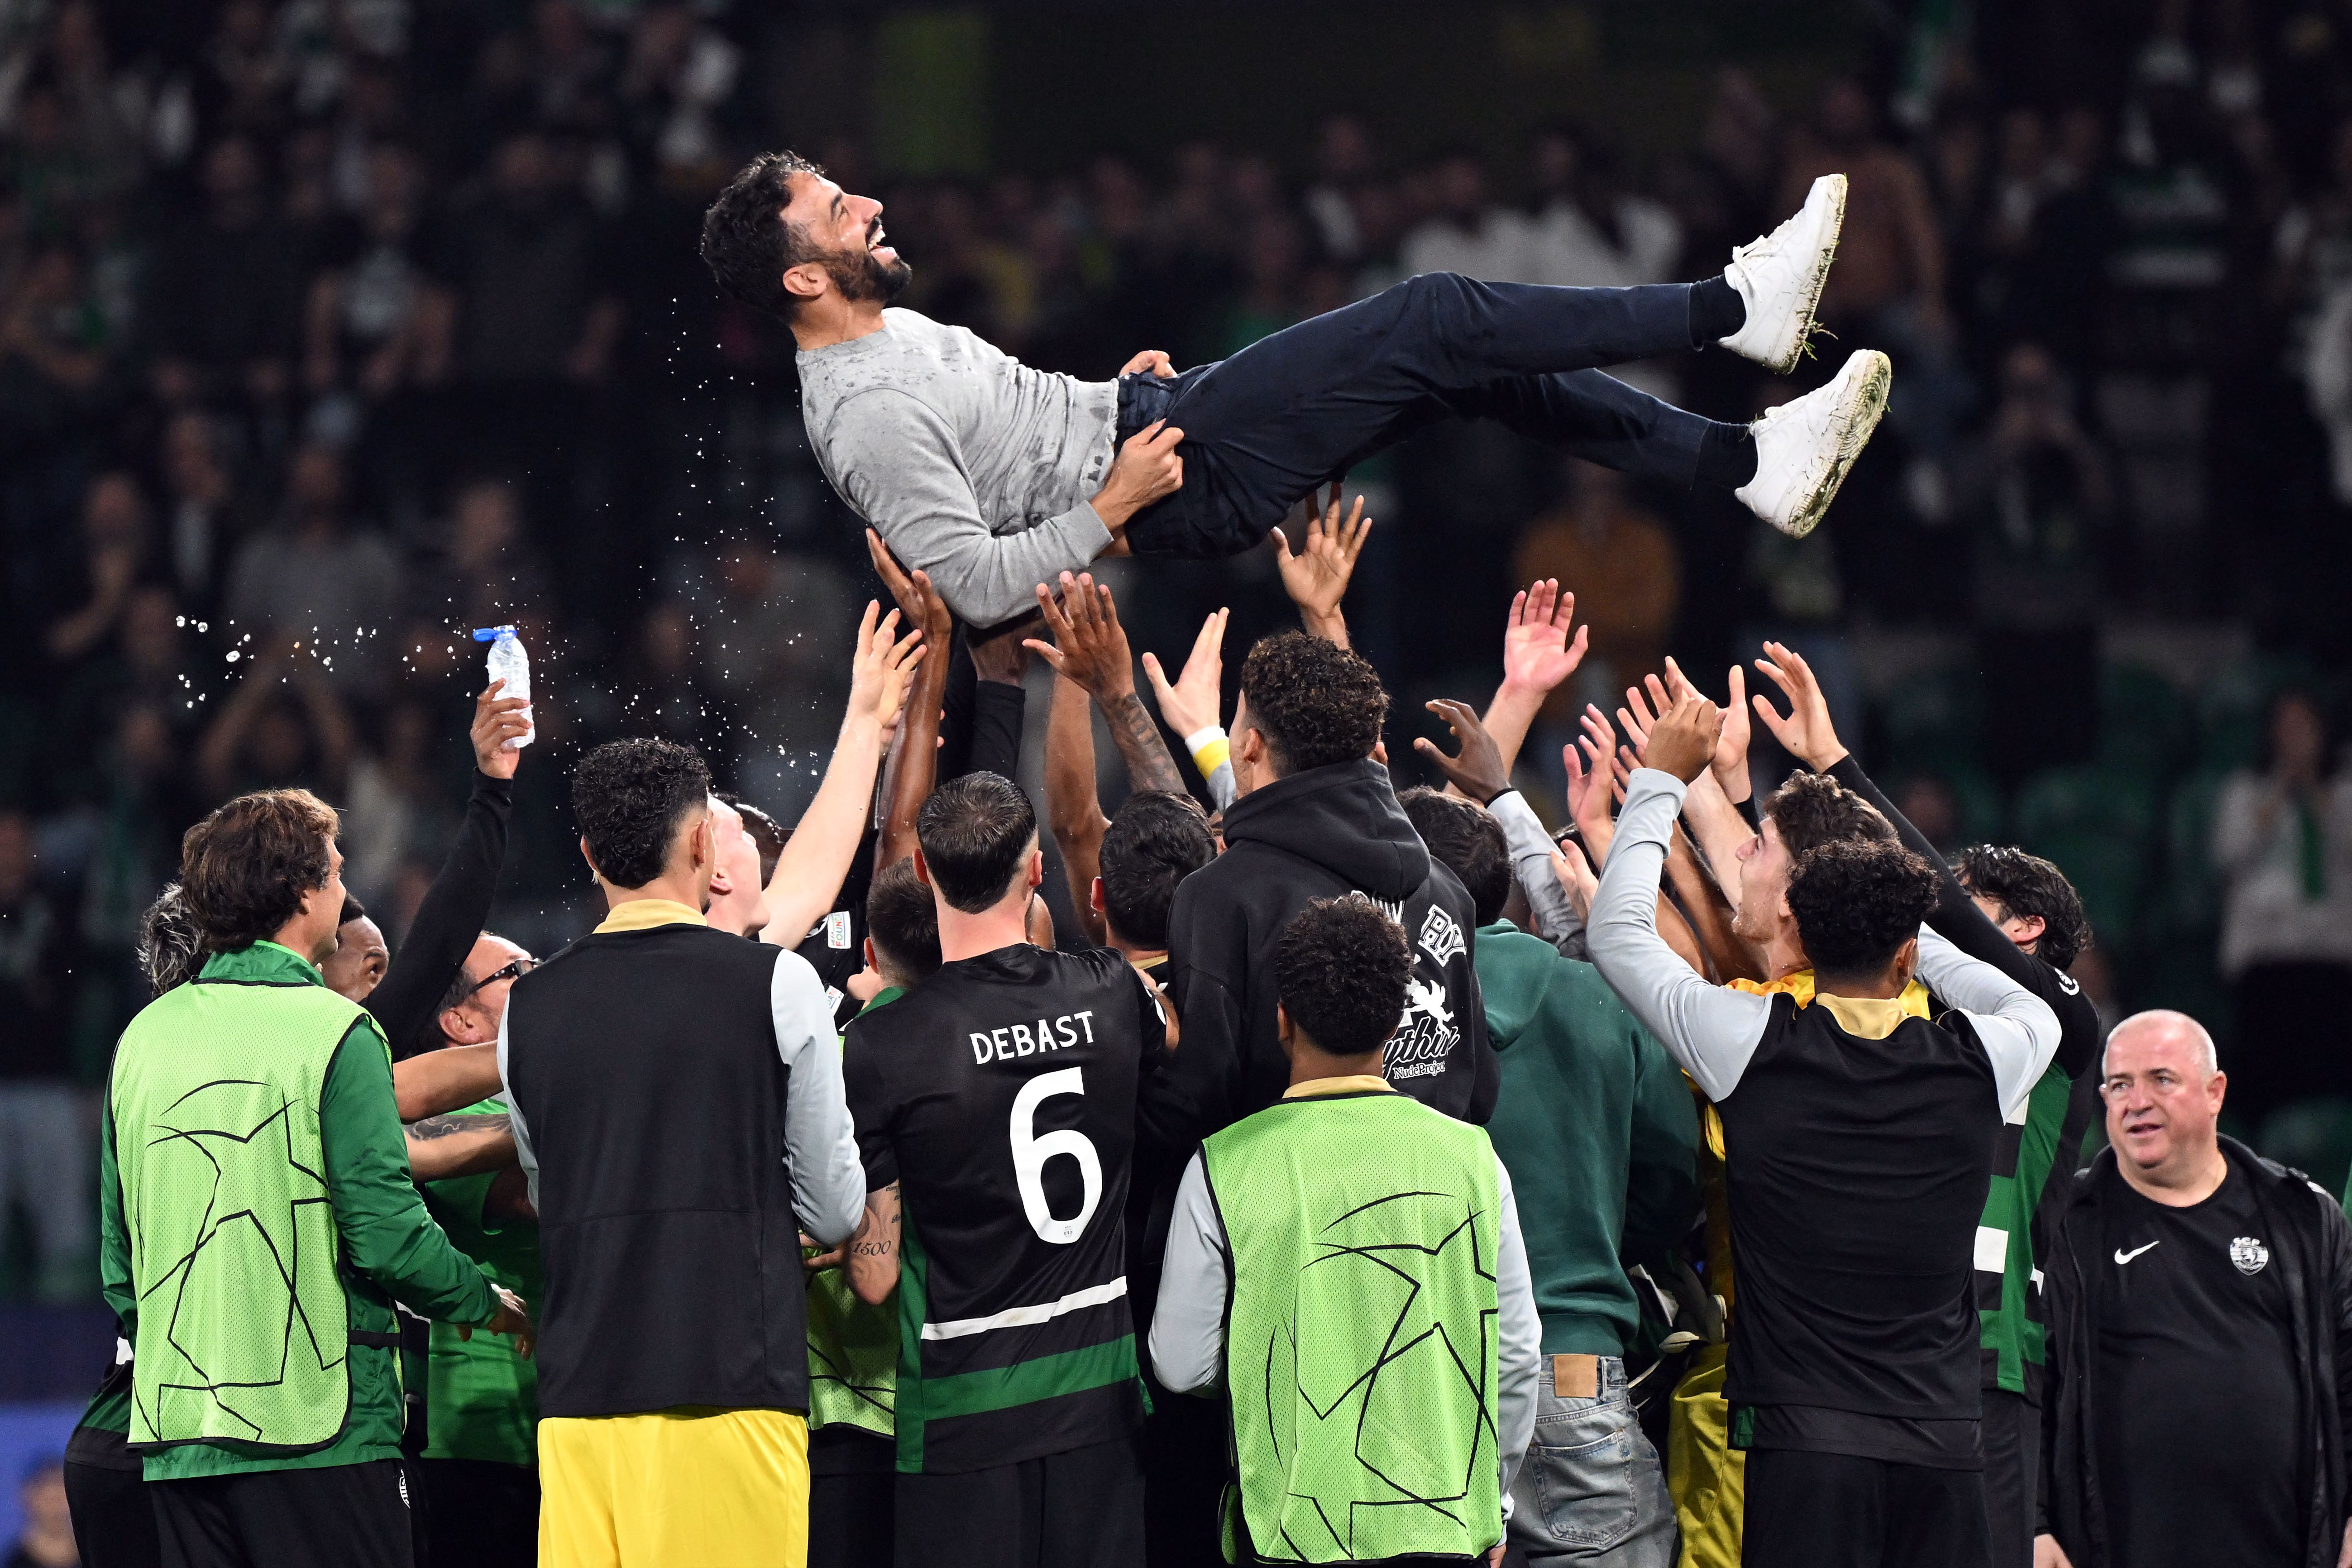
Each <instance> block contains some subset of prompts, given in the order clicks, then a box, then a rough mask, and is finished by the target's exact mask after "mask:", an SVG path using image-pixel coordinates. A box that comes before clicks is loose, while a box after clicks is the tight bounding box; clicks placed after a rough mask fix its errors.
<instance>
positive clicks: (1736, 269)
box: [1720, 174, 1845, 374]
mask: <svg viewBox="0 0 2352 1568" xmlns="http://www.w3.org/2000/svg"><path fill="white" fill-rule="evenodd" d="M1843 226H1845V176H1844V175H1843V174H1823V175H1822V177H1821V178H1820V179H1818V180H1815V181H1814V182H1813V188H1812V189H1811V190H1810V191H1808V192H1806V193H1805V205H1803V206H1801V207H1800V208H1799V209H1797V216H1794V217H1792V218H1790V220H1789V221H1788V222H1786V223H1784V224H1782V225H1781V226H1780V227H1778V228H1776V229H1774V230H1773V231H1772V232H1771V233H1769V234H1768V235H1766V236H1765V237H1763V238H1761V239H1759V240H1757V241H1755V242H1754V243H1753V244H1749V245H1743V246H1740V247H1738V248H1736V249H1734V250H1733V251H1732V253H1731V265H1730V266H1728V267H1727V268H1724V269H1723V275H1724V277H1725V278H1726V279H1729V280H1730V283H1731V286H1732V287H1733V288H1734V289H1738V291H1739V298H1740V299H1741V300H1744V301H1745V302H1746V303H1747V306H1748V320H1747V321H1745V322H1743V323H1742V324H1741V326H1740V328H1739V330H1738V331H1736V332H1734V333H1732V334H1731V335H1730V336H1729V337H1727V338H1724V339H1721V340H1720V342H1722V344H1723V346H1724V347H1725V348H1727V349H1729V350H1730V351H1731V352H1732V353H1736V354H1739V355H1742V356H1744V357H1746V358H1748V359H1752V360H1754V361H1755V362H1756V363H1758V364H1760V365H1762V366H1763V367H1764V368H1765V369H1767V370H1769V371H1772V372H1774V373H1776V374H1787V373H1788V372H1790V370H1793V369H1795V368H1796V363H1797V356H1798V355H1799V354H1801V353H1803V352H1804V348H1805V341H1806V340H1807V339H1808V338H1810V337H1811V336H1812V331H1813V310H1814V308H1815V307H1817V306H1818V305H1820V304H1821V302H1822V284H1824V283H1826V282H1828V281H1829V276H1830V258H1832V257H1833V256H1835V255H1836V254H1837V243H1838V231H1839V230H1840V229H1841V228H1843Z"/></svg>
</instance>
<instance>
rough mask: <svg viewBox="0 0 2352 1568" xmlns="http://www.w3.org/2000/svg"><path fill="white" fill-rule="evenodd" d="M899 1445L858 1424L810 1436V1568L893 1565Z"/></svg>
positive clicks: (869, 1567) (832, 1428)
mask: <svg viewBox="0 0 2352 1568" xmlns="http://www.w3.org/2000/svg"><path fill="white" fill-rule="evenodd" d="M897 1494H898V1445H897V1444H896V1443H894V1442H892V1441H891V1440H890V1439H889V1438H887V1437H877V1436H875V1435H874V1434H872V1433H871V1432H861V1431H859V1430H858V1429H857V1428H856V1427H854V1426H827V1427H824V1428H822V1429H820V1430H818V1431H815V1432H812V1433H810V1434H809V1549H808V1560H809V1568H877V1565H878V1564H880V1563H887V1562H889V1561H890V1539H891V1521H892V1517H893V1515H894V1514H895V1512H896V1511H897V1510H896V1508H895V1506H894V1500H895V1499H896V1497H897Z"/></svg>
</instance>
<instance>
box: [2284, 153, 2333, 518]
mask: <svg viewBox="0 0 2352 1568" xmlns="http://www.w3.org/2000/svg"><path fill="white" fill-rule="evenodd" d="M2328 165H2329V166H2328V172H2329V174H2330V183H2329V184H2328V185H2327V186H2326V188H2325V189H2323V190H2320V191H2318V192H2316V193H2315V194H2314V195H2312V197H2311V198H2310V199H2309V200H2308V201H2306V202H2305V203H2303V204H2301V205H2297V206H2295V207H2293V208H2291V209H2290V210H2289V211H2288V212H2287V214H2286V216H2285V217H2284V219H2283V220H2282V221H2281V222H2280V225H2279V232H2278V251H2279V256H2280V258H2281V262H2282V265H2281V268H2280V278H2279V282H2278V285H2277V289H2278V291H2279V292H2280V293H2281V294H2282V295H2283V296H2284V298H2285V300H2287V302H2288V303H2289V305H2290V306H2291V308H2292V309H2293V310H2294V322H2293V325H2292V326H2291V328H2290V339H2289V350H2288V352H2289V353H2290V354H2292V355H2294V360H2295V362H2296V363H2297V364H2298V365H2299V368H2300V369H2301V370H2302V372H2303V376H2304V380H2305V384H2306V385H2307V386H2308V387H2309V388H2310V396H2311V409H2312V413H2313V415H2314V416H2315V417H2316V418H2317V419H2318V420H2319V423H2320V425H2321V426H2322V427H2323V428H2325V429H2326V432H2327V443H2328V469H2329V477H2330V479H2331V480H2332V483H2333V488H2334V490H2335V494H2336V500H2337V501H2338V502H2339V503H2341V504H2343V505H2346V506H2352V120H2347V121H2344V122H2343V123H2342V124H2340V125H2338V126H2337V127H2336V134H2335V137H2334V139H2333V141H2332V142H2331V143H2330V157H2329V161H2328Z"/></svg>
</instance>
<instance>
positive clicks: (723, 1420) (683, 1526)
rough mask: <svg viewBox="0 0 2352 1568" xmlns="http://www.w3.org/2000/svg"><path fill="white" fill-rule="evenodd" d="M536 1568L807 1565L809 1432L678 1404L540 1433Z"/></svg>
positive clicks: (767, 1414)
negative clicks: (650, 1411) (666, 1408)
mask: <svg viewBox="0 0 2352 1568" xmlns="http://www.w3.org/2000/svg"><path fill="white" fill-rule="evenodd" d="M539 1485H540V1505H539V1562H540V1568H687V1565H689V1564H690V1565H691V1568H806V1564H807V1562H808V1502H809V1468H808V1423H807V1422H806V1421H804V1420H803V1419H802V1418H801V1417H800V1416H798V1415H793V1414H792V1413H790V1412H789V1411H783V1410H719V1409H713V1408H711V1407H709V1406H708V1405H683V1406H680V1407H679V1408H677V1409H675V1410H657V1411H655V1412H653V1413H652V1414H650V1415H608V1416H602V1417H598V1418H595V1419H582V1418H578V1417H556V1418H552V1419H548V1420H543V1421H541V1423H540V1424H539Z"/></svg>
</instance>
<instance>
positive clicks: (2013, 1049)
mask: <svg viewBox="0 0 2352 1568" xmlns="http://www.w3.org/2000/svg"><path fill="white" fill-rule="evenodd" d="M1919 978H1920V980H1921V981H1922V982H1923V983H1924V984H1926V985H1927V989H1928V990H1930V991H1932V992H1934V993H1935V994H1937V996H1939V997H1941V998H1942V999H1943V1001H1944V1005H1946V1006H1949V1007H1957V1008H1958V1009H1959V1010H1960V1011H1961V1012H1963V1013H1966V1014H1967V1015H1968V1016H1969V1025H1970V1026H1973V1027H1974V1028H1975V1030H1976V1032H1977V1038H1978V1040H1979V1041H1980V1042H1981V1043H1982V1044H1983V1046H1984V1048H1985V1055H1987V1056H1988V1057H1990V1058H1992V1076H1993V1084H1994V1087H1995V1089H1997V1090H1998V1091H1999V1093H2000V1111H2001V1114H2002V1115H2003V1116H2006V1115H2008V1114H2009V1113H2010V1112H2011V1111H2012V1110H2015V1109H2016V1108H2017V1104H2018V1102H2019V1101H2020V1100H2023V1099H2024V1098H2025V1096H2026V1095H2027V1094H2028V1093H2029V1092H2030V1091H2031V1090H2032V1088H2033V1081H2034V1079H2038V1078H2040V1077H2041V1076H2042V1072H2043V1070H2044V1069H2045V1068H2048V1067H2049V1066H2050V1058H2052V1057H2053V1056H2055V1055H2056V1054H2057V1052H2058V1015H2057V1014H2055V1013H2053V1012H2052V1011H2051V1010H2050V1004H2049V1003H2047V1002H2044V1001H2043V1000H2042V998H2041V997H2039V996H2036V995H2035V994H2033V993H2032V992H2031V991H2028V990H2027V989H2026V988H2025V987H2024V986H2022V985H2020V984H2018V983H2017V982H2016V981H2014V980H2011V978H2010V977H2009V976H2008V975H2006V974H2003V973H2001V972H2000V970H1998V969H1995V968H1994V967H1993V966H1992V965H1991V964H1990V963H1983V962H1981V961H1980V960H1978V959H1974V958H1970V957H1969V955H1968V954H1966V953H1964V952H1961V951H1960V950H1959V949H1958V948H1957V947H1954V946H1953V945H1952V944H1951V943H1950V942H1946V941H1945V940H1944V939H1943V938H1942V937H1940V936H1937V934H1936V933H1935V932H1934V931H1931V930H1929V929H1927V927H1925V926H1922V927H1921V928H1920V929H1919Z"/></svg>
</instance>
